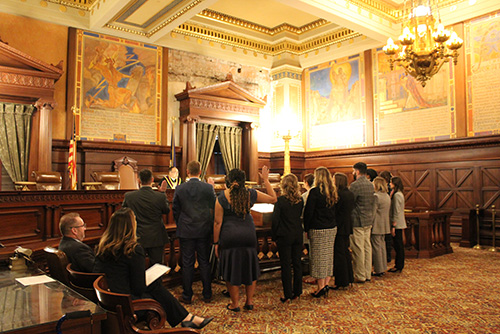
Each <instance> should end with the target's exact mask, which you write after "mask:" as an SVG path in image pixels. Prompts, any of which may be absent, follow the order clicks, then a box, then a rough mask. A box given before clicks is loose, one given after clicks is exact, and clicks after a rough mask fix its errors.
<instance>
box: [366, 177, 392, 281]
mask: <svg viewBox="0 0 500 334" xmlns="http://www.w3.org/2000/svg"><path fill="white" fill-rule="evenodd" d="M373 187H374V188H375V205H374V207H373V211H374V212H373V228H372V235H371V237H370V239H371V242H372V258H373V270H374V273H373V274H372V276H382V275H384V273H385V272H386V270H387V252H386V250H385V235H386V234H387V233H390V232H391V228H390V224H389V211H390V210H391V198H390V197H389V195H388V194H387V183H386V182H385V180H384V178H382V177H380V176H377V177H376V178H375V179H374V180H373Z"/></svg>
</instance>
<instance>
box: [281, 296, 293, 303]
mask: <svg viewBox="0 0 500 334" xmlns="http://www.w3.org/2000/svg"><path fill="white" fill-rule="evenodd" d="M292 298H293V297H292ZM292 298H286V297H280V301H281V302H282V303H283V304H284V303H286V302H287V301H289V300H291V299H292Z"/></svg>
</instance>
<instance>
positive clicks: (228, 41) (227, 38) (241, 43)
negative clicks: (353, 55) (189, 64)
mask: <svg viewBox="0 0 500 334" xmlns="http://www.w3.org/2000/svg"><path fill="white" fill-rule="evenodd" d="M173 32H174V33H178V34H181V35H184V36H189V37H194V38H199V39H203V40H207V41H210V42H217V43H220V44H222V45H229V46H232V47H238V48H241V49H243V50H250V51H254V52H259V53H262V54H265V55H270V56H275V55H278V54H282V53H285V52H288V53H291V54H293V55H298V56H300V55H302V54H304V53H307V52H310V51H314V50H317V49H320V48H323V47H326V46H329V45H332V44H336V43H341V42H344V41H346V40H350V39H353V38H355V37H360V36H362V35H361V34H360V33H357V32H355V31H353V30H350V29H339V30H336V31H334V32H331V33H328V34H325V35H322V36H319V37H316V38H313V39H311V40H309V41H307V42H303V43H294V42H290V41H284V42H280V43H276V44H271V43H265V42H260V41H255V40H251V39H248V38H245V37H242V36H237V35H233V34H229V33H227V32H222V31H218V30H214V29H211V28H206V27H201V26H198V25H195V24H192V23H183V24H181V25H180V26H179V27H178V28H176V29H174V30H173Z"/></svg>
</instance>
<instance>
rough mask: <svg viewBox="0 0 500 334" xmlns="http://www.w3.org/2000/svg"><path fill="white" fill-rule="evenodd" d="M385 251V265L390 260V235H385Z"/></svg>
mask: <svg viewBox="0 0 500 334" xmlns="http://www.w3.org/2000/svg"><path fill="white" fill-rule="evenodd" d="M385 250H386V251H387V263H389V262H391V260H392V234H390V233H388V234H386V235H385Z"/></svg>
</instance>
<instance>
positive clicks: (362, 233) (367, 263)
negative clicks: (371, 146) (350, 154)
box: [349, 162, 375, 283]
mask: <svg viewBox="0 0 500 334" xmlns="http://www.w3.org/2000/svg"><path fill="white" fill-rule="evenodd" d="M366 170H367V166H366V164H365V163H364V162H358V163H356V164H354V166H353V175H354V178H355V181H354V182H353V183H351V186H350V187H349V190H351V191H352V193H353V194H354V210H353V211H352V220H353V234H352V235H351V249H352V260H353V261H352V262H353V269H354V282H356V283H364V282H366V281H369V280H370V279H371V273H372V245H371V242H370V234H371V229H372V226H373V206H374V204H375V196H374V194H375V190H374V188H373V184H372V183H371V182H370V181H369V180H368V179H367V178H366Z"/></svg>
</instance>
